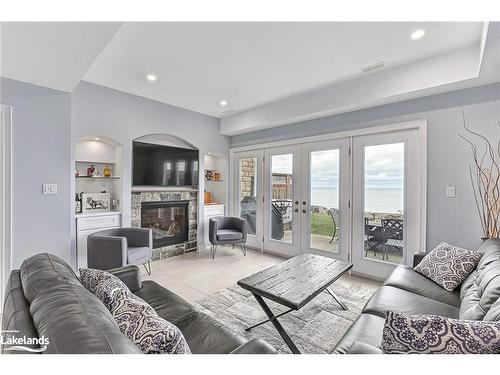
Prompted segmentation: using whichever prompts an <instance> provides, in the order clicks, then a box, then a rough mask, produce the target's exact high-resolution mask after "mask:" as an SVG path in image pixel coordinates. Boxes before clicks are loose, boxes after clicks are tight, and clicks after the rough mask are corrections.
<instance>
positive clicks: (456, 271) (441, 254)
mask: <svg viewBox="0 0 500 375" xmlns="http://www.w3.org/2000/svg"><path fill="white" fill-rule="evenodd" d="M481 255H482V254H481V253H478V252H476V251H471V250H466V249H462V248H460V247H457V246H453V245H450V244H448V243H446V242H441V243H440V244H439V245H437V246H436V248H435V249H434V250H432V251H431V252H430V253H429V254H427V255H426V256H425V257H424V259H422V261H421V262H420V263H419V264H418V265H417V266H416V267H415V268H414V270H415V271H417V272H419V273H421V274H422V275H424V276H425V277H427V278H428V279H431V280H432V281H434V282H435V283H436V284H439V285H441V286H442V287H443V288H444V289H446V290H448V291H450V292H452V291H453V290H454V289H455V288H456V287H457V286H459V285H460V284H461V283H462V281H464V280H465V278H466V277H467V276H469V274H470V273H471V272H472V271H473V270H474V269H475V268H476V266H477V264H478V263H479V260H480V259H481Z"/></svg>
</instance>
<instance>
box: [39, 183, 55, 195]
mask: <svg viewBox="0 0 500 375" xmlns="http://www.w3.org/2000/svg"><path fill="white" fill-rule="evenodd" d="M42 194H45V195H47V194H57V184H43V185H42Z"/></svg>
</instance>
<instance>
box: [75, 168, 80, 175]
mask: <svg viewBox="0 0 500 375" xmlns="http://www.w3.org/2000/svg"><path fill="white" fill-rule="evenodd" d="M78 176H80V172H79V171H78V169H76V168H75V177H78Z"/></svg>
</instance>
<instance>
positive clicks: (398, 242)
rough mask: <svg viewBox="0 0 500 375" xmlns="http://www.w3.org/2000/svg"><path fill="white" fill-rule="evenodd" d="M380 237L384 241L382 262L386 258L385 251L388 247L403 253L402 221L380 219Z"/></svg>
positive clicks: (387, 256)
mask: <svg viewBox="0 0 500 375" xmlns="http://www.w3.org/2000/svg"><path fill="white" fill-rule="evenodd" d="M382 236H383V239H384V252H383V255H382V260H384V259H385V258H387V260H389V255H388V254H387V249H388V247H389V246H392V247H396V248H399V249H401V252H402V251H403V247H404V241H403V220H401V219H382Z"/></svg>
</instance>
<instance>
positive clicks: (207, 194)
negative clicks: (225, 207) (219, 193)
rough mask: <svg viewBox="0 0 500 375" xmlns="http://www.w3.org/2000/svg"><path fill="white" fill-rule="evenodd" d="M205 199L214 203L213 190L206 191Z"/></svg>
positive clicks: (206, 202) (206, 201)
mask: <svg viewBox="0 0 500 375" xmlns="http://www.w3.org/2000/svg"><path fill="white" fill-rule="evenodd" d="M204 201H205V204H208V203H213V201H214V199H213V197H212V193H211V192H209V191H205V196H204Z"/></svg>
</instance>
